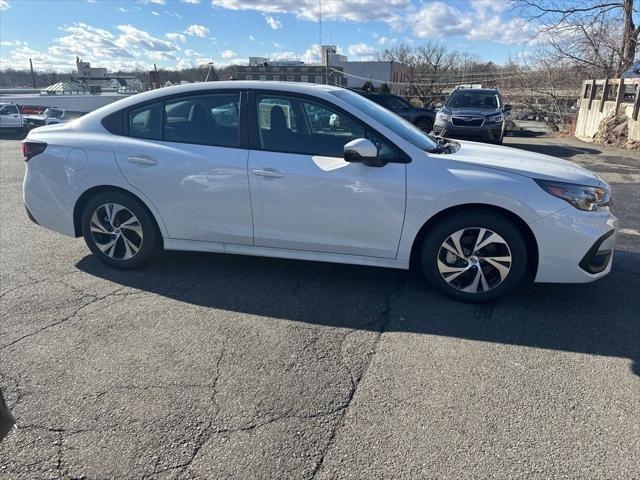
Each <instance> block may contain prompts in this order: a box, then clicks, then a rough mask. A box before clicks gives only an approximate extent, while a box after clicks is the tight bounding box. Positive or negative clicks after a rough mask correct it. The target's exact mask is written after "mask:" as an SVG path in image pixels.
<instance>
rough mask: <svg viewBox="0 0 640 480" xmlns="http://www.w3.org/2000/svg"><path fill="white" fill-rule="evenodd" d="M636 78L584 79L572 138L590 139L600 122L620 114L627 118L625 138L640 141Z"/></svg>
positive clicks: (639, 99) (639, 88) (639, 95)
mask: <svg viewBox="0 0 640 480" xmlns="http://www.w3.org/2000/svg"><path fill="white" fill-rule="evenodd" d="M639 102H640V78H631V79H604V80H587V81H585V82H584V85H583V90H582V96H581V98H580V101H579V105H580V110H579V111H578V120H577V123H576V137H578V138H579V139H581V140H585V141H593V139H594V137H595V136H596V134H597V133H598V128H599V127H600V122H602V120H604V119H605V118H607V117H610V116H615V115H623V116H625V117H626V118H627V119H628V127H629V133H628V138H629V140H633V141H637V142H640V120H639V118H638V110H639V106H640V104H639Z"/></svg>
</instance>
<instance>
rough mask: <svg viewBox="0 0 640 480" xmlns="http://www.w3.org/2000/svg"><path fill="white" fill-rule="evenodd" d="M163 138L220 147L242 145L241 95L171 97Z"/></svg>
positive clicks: (167, 105)
mask: <svg viewBox="0 0 640 480" xmlns="http://www.w3.org/2000/svg"><path fill="white" fill-rule="evenodd" d="M164 111H165V115H164V137H163V138H164V140H165V141H167V142H184V143H195V144H199V145H211V146H220V147H238V146H240V94H239V93H221V94H209V95H198V96H193V95H192V96H188V97H183V98H177V99H172V100H169V101H167V102H166V103H165V107H164Z"/></svg>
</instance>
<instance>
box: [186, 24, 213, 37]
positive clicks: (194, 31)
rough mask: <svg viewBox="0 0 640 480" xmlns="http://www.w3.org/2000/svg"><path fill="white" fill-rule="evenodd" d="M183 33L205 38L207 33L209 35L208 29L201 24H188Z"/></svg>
mask: <svg viewBox="0 0 640 480" xmlns="http://www.w3.org/2000/svg"><path fill="white" fill-rule="evenodd" d="M184 33H186V34H187V35H191V36H194V37H200V38H207V35H209V29H208V28H207V27H205V26H203V25H189V27H188V28H187V29H186V30H185V31H184Z"/></svg>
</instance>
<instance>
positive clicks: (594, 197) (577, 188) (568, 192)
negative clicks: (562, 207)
mask: <svg viewBox="0 0 640 480" xmlns="http://www.w3.org/2000/svg"><path fill="white" fill-rule="evenodd" d="M535 182H536V183H537V184H538V185H540V187H542V188H543V189H544V191H545V192H547V193H549V194H551V195H553V196H554V197H558V198H561V199H562V200H565V201H566V202H569V203H570V204H571V205H573V206H574V207H576V208H577V209H578V210H586V211H589V212H590V211H593V210H597V209H598V208H599V207H605V206H608V205H611V187H610V186H609V185H606V184H604V186H603V187H590V186H588V185H576V184H574V183H564V182H553V181H549V180H535Z"/></svg>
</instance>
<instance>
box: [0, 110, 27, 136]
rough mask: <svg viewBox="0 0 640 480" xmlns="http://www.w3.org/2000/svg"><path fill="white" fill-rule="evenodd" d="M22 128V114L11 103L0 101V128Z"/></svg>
mask: <svg viewBox="0 0 640 480" xmlns="http://www.w3.org/2000/svg"><path fill="white" fill-rule="evenodd" d="M23 128H24V125H23V119H22V114H21V113H20V110H19V109H18V106H17V105H15V104H13V103H0V129H1V130H22V129H23Z"/></svg>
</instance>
